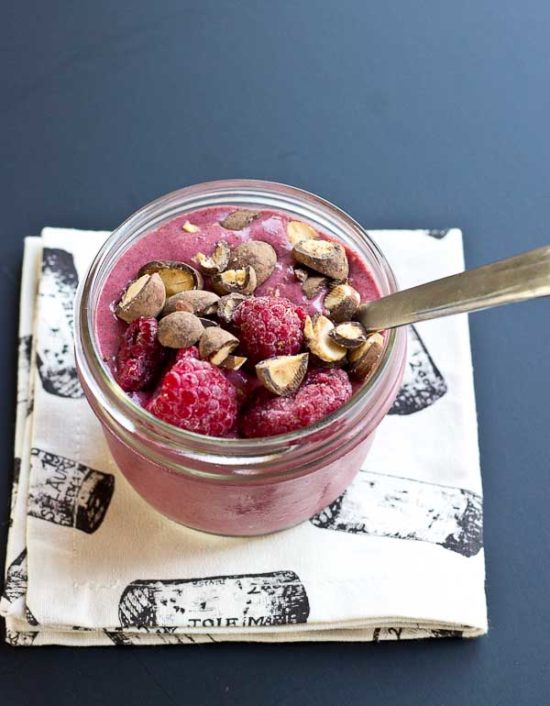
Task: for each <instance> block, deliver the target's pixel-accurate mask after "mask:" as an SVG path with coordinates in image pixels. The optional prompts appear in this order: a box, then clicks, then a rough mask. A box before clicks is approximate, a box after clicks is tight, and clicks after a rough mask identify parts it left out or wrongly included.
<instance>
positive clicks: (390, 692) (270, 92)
mask: <svg viewBox="0 0 550 706" xmlns="http://www.w3.org/2000/svg"><path fill="white" fill-rule="evenodd" d="M1 14H2V19H1V21H0V27H1V29H0V32H1V37H0V52H1V54H0V59H1V60H0V75H1V92H0V103H1V118H0V155H1V162H0V164H1V167H0V169H1V172H0V194H1V199H0V202H1V204H2V208H1V212H0V238H1V241H0V246H1V259H0V272H1V277H0V301H1V302H2V305H1V306H0V331H1V337H0V339H1V345H2V349H1V352H2V369H3V370H4V374H3V375H2V376H1V378H0V384H1V390H0V394H1V396H2V415H3V416H2V422H3V423H2V426H1V432H0V439H1V442H2V465H3V468H4V469H5V471H4V473H3V474H2V478H1V481H0V489H1V495H2V498H0V500H1V501H2V504H1V506H2V517H3V519H4V520H5V519H6V517H7V511H6V508H7V495H8V491H9V473H8V469H9V468H10V467H11V461H10V456H11V445H12V433H13V428H12V418H13V407H14V390H15V381H14V376H15V365H16V363H15V350H16V346H15V336H16V318H17V297H18V283H19V271H20V262H21V252H22V246H21V239H22V237H23V236H24V235H26V234H31V233H38V232H39V231H40V228H41V227H42V226H44V225H55V226H73V227H77V228H78V227H81V228H111V227H113V226H115V225H117V224H118V223H119V222H120V221H121V220H122V219H123V218H125V216H127V215H128V214H129V213H130V212H131V211H133V210H134V209H136V208H137V207H138V206H140V205H142V204H143V203H145V202H147V201H149V200H151V199H153V198H155V197H157V196H159V195H160V194H162V193H164V192H167V191H170V190H172V189H175V188H177V187H180V186H183V185H186V184H191V183H194V182H199V181H203V180H208V179H220V178H224V177H235V176H239V177H257V178H264V179H274V180H279V181H284V182H288V183H290V184H294V185H297V186H301V187H304V188H306V189H308V190H311V191H315V192H317V193H319V194H321V195H322V196H325V197H327V198H328V199H330V200H331V201H333V202H335V203H337V204H339V205H340V206H342V207H343V208H344V209H346V210H347V211H349V212H350V213H351V214H352V215H353V216H355V217H356V218H357V219H358V220H359V221H361V222H362V223H363V224H365V225H366V226H367V227H370V228H381V227H397V228H399V227H428V228H445V227H448V226H460V227H462V228H463V229H464V232H465V245H466V258H467V262H468V265H469V266H474V265H479V264H482V263H485V262H488V261H491V260H493V259H497V258H499V257H503V256H507V255H511V254H513V253H516V252H519V251H521V250H523V249H527V248H530V247H535V246H539V245H542V244H543V243H545V242H550V228H549V224H550V128H549V126H550V39H549V38H550V4H549V3H548V2H547V0H538V1H536V0H515V1H514V0H492V1H488V0H460V2H455V1H452V0H414V1H413V0H401V1H399V2H398V1H393V2H392V1H391V0H378V1H376V0H370V1H368V2H367V1H366V0H309V1H307V0H296V1H291V0H271V1H269V0H264V1H259V0H258V1H256V2H254V1H253V0H247V1H244V2H243V1H242V0H233V1H230V0H227V1H225V0H200V1H199V0H196V1H195V2H191V1H189V0H155V2H151V1H150V0H132V1H130V0H94V1H93V2H81V1H75V0H65V1H63V2H61V1H56V0H47V1H46V2H44V0H9V1H8V2H6V0H4V2H3V3H2V13H1ZM548 306H549V303H548V301H539V302H532V303H528V304H523V305H521V306H516V307H513V308H508V309H502V310H495V311H491V312H486V313H482V314H477V315H476V316H474V317H473V318H472V322H471V325H472V334H473V349H474V362H475V371H476V385H477V399H478V406H479V424H480V436H481V456H482V464H483V475H484V488H485V512H486V515H485V517H486V522H485V540H486V553H487V572H488V580H487V590H488V600H489V615H490V623H491V631H490V633H489V636H488V637H486V638H482V639H480V640H477V641H469V642H465V641H464V642H463V641H456V640H455V641H451V640H447V641H444V640H441V641H430V642H425V643H413V644H411V643H407V644H398V643H392V644H375V645H338V644H325V645H294V646H292V645H288V646H287V645H283V646H271V647H268V646H263V647H262V646H255V645H233V646H225V645H218V646H208V647H193V648H187V649H186V648H156V649H143V648H142V649H140V648H128V649H118V650H115V649H99V648H97V649H96V648H94V649H89V650H73V649H62V648H42V649H31V650H24V649H19V650H15V649H13V648H8V647H4V646H3V647H1V648H0V675H1V693H2V700H4V699H5V703H25V704H41V705H44V706H47V705H48V704H55V705H56V706H59V705H60V704H69V703H71V704H72V703H75V702H76V703H79V704H80V705H81V706H88V705H91V704H102V705H104V704H111V703H116V702H117V701H123V702H124V703H131V704H136V705H139V704H152V703H154V704H156V705H160V704H184V703H185V704H193V706H202V705H203V704H205V705H206V704H208V705H216V706H219V705H222V704H233V703H238V704H240V705H243V706H248V705H249V704H250V706H252V705H254V706H256V705H257V704H262V705H263V704H266V705H272V706H275V705H276V704H277V705H278V706H282V705H283V704H299V705H300V706H308V705H309V704H311V705H314V706H323V705H325V704H326V705H327V706H328V705H329V704H330V705H331V706H333V705H335V704H338V705H340V704H342V705H343V704H365V703H374V702H378V703H384V704H388V705H389V704H400V705H402V704H426V703H429V704H445V705H447V704H499V705H500V704H514V705H516V704H542V703H547V702H548V692H549V689H550V676H549V668H550V664H549V660H550V657H549V655H550V611H549V608H548V595H549V594H550V511H549V507H550V502H549V501H550V463H549V441H548V438H549V428H550V411H549V406H548V400H549V399H550V376H549V374H548V370H549V365H548V363H549V357H550V327H549V321H550V317H549V314H548V311H549V309H548ZM2 534H3V533H2Z"/></svg>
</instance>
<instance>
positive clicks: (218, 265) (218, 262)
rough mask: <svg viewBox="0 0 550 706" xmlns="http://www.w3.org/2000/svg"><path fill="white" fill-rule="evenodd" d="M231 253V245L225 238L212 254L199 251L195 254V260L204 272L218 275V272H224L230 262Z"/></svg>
mask: <svg viewBox="0 0 550 706" xmlns="http://www.w3.org/2000/svg"><path fill="white" fill-rule="evenodd" d="M229 254H230V250H229V245H228V244H227V243H226V242H225V240H220V242H219V243H217V244H216V247H215V248H214V250H213V251H212V254H211V255H208V256H207V255H205V254H204V253H202V252H198V253H197V254H196V255H195V260H196V261H197V263H198V265H199V269H200V271H201V272H202V273H203V274H205V275H216V274H218V272H223V271H224V270H225V268H226V267H227V265H228V264H229Z"/></svg>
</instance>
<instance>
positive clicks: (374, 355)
mask: <svg viewBox="0 0 550 706" xmlns="http://www.w3.org/2000/svg"><path fill="white" fill-rule="evenodd" d="M383 350H384V338H383V336H381V335H380V334H379V333H373V334H371V335H370V336H369V337H368V338H367V340H366V341H365V342H364V343H362V344H361V345H360V346H359V347H358V348H355V349H354V350H352V351H350V353H349V355H348V360H349V371H350V374H351V375H353V376H354V377H356V378H359V379H360V380H366V379H367V378H369V377H370V376H371V375H372V373H373V372H374V371H375V370H376V367H377V366H378V362H379V361H380V358H381V356H382V352H383Z"/></svg>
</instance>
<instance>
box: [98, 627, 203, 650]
mask: <svg viewBox="0 0 550 706" xmlns="http://www.w3.org/2000/svg"><path fill="white" fill-rule="evenodd" d="M150 634H153V635H154V636H155V638H157V639H156V642H157V643H158V644H162V645H193V644H195V643H196V642H203V640H200V639H199V638H197V636H193V635H187V634H185V633H178V634H176V633H175V632H170V631H166V630H152V631H151V630H149V631H147V633H144V634H140V633H128V632H125V631H124V630H121V629H117V630H105V635H106V636H107V637H108V638H109V640H111V642H112V643H113V644H114V645H117V647H128V646H130V645H144V644H151V643H149V642H147V641H146V640H145V639H144V635H150ZM201 637H202V636H201ZM204 637H205V638H207V641H209V642H216V640H214V638H213V637H212V635H204Z"/></svg>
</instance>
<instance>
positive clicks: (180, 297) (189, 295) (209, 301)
mask: <svg viewBox="0 0 550 706" xmlns="http://www.w3.org/2000/svg"><path fill="white" fill-rule="evenodd" d="M219 301H220V298H219V296H218V295H217V294H215V292H209V291H208V290H206V289H190V290H189V291H185V292H179V293H178V294H173V295H172V296H171V297H168V299H167V300H166V304H165V305H164V309H163V310H162V314H163V316H167V315H168V314H172V313H174V311H176V310H178V309H179V310H180V311H183V310H184V308H187V309H188V311H190V312H191V313H193V314H196V315H197V316H211V315H212V314H215V313H216V311H217V307H218V302H219ZM182 305H186V306H185V307H184V306H182Z"/></svg>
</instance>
